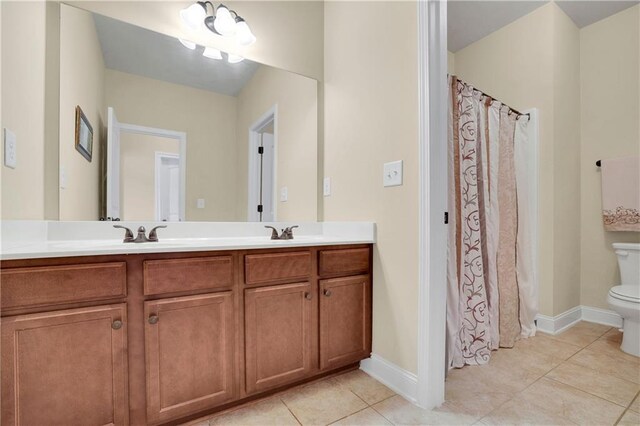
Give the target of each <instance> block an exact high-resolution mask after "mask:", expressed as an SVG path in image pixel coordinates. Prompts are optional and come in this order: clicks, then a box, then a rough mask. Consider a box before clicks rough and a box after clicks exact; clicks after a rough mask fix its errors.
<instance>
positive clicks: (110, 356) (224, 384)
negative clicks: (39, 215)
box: [0, 244, 372, 425]
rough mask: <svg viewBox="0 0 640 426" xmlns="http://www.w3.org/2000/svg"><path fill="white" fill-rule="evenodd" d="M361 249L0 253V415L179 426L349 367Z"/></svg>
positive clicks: (364, 341)
mask: <svg viewBox="0 0 640 426" xmlns="http://www.w3.org/2000/svg"><path fill="white" fill-rule="evenodd" d="M371 250H372V248H371V245H364V244H360V245H351V246H333V247H304V248H280V249H263V250H242V251H240V250H238V251H224V252H223V251H219V252H198V253H156V254H136V255H112V256H85V257H76V258H59V259H33V260H16V261H2V263H1V266H2V269H1V276H0V294H1V295H2V298H1V300H0V302H1V306H2V312H1V315H2V319H1V325H2V327H1V329H2V330H1V331H2V336H1V344H2V348H1V353H2V386H1V388H2V394H1V396H2V403H1V407H2V413H1V417H2V425H32V424H113V425H126V424H135V425H139V424H152V425H158V424H178V423H181V422H184V421H188V420H193V419H196V418H198V417H201V416H205V415H208V414H211V413H214V412H215V411H218V410H222V409H226V408H229V407H231V406H233V405H237V404H240V403H242V402H245V401H248V400H251V399H255V398H258V397H261V396H263V395H268V394H269V393H272V392H277V391H279V390H282V389H284V388H286V387H288V386H292V385H295V384H298V383H302V382H304V381H308V380H313V379H314V378H317V377H319V376H321V375H326V374H331V373H333V372H335V371H339V370H341V369H342V370H346V369H349V368H356V367H357V363H358V362H359V361H360V360H362V359H364V358H366V357H368V356H369V354H370V352H371V278H370V277H371Z"/></svg>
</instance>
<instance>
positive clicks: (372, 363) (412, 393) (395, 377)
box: [360, 354, 418, 404]
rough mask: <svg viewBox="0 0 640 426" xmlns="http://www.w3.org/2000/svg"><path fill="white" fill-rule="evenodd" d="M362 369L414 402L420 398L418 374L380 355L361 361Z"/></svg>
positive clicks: (373, 355)
mask: <svg viewBox="0 0 640 426" xmlns="http://www.w3.org/2000/svg"><path fill="white" fill-rule="evenodd" d="M360 369H361V370H362V371H364V372H365V373H367V374H368V375H370V376H371V377H373V378H374V379H376V380H377V381H379V382H380V383H382V384H383V385H385V386H387V387H388V388H389V389H391V390H392V391H394V392H395V393H397V394H398V395H400V396H402V397H404V398H405V399H407V400H408V401H411V402H412V403H414V404H415V403H416V401H417V400H418V376H416V375H415V374H413V373H411V372H409V371H407V370H404V369H402V368H400V367H398V366H397V365H395V364H393V363H391V362H389V361H387V360H386V359H384V358H382V357H381V356H379V355H376V354H372V355H371V358H368V359H365V360H362V361H360Z"/></svg>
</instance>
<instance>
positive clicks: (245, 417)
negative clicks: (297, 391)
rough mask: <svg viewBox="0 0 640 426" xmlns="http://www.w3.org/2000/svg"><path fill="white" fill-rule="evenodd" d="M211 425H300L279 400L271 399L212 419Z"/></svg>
mask: <svg viewBox="0 0 640 426" xmlns="http://www.w3.org/2000/svg"><path fill="white" fill-rule="evenodd" d="M209 424H210V425H211V426H213V425H225V426H234V425H237V426H244V425H246V426H249V425H263V426H268V425H296V426H297V425H299V423H298V421H297V420H296V418H295V417H294V416H293V415H292V414H291V412H290V411H289V409H288V408H287V406H286V405H284V404H283V403H282V401H280V399H279V398H269V399H267V400H264V401H260V402H257V403H255V404H250V405H246V406H244V407H241V408H239V409H237V410H235V411H231V412H228V413H225V414H223V415H221V416H217V417H213V418H212V419H210V421H209Z"/></svg>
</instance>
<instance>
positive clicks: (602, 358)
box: [569, 349, 640, 383]
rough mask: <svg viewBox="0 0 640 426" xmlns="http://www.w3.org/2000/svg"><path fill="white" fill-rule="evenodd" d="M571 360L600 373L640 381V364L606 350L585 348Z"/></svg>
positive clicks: (635, 381)
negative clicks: (610, 353) (615, 356)
mask: <svg viewBox="0 0 640 426" xmlns="http://www.w3.org/2000/svg"><path fill="white" fill-rule="evenodd" d="M569 360H570V361H571V362H573V363H575V364H579V365H581V366H583V367H587V368H591V369H593V370H596V371H599V372H600V373H605V374H610V375H612V376H615V377H618V378H620V379H624V380H628V381H630V382H634V383H640V364H638V363H637V362H633V361H628V360H625V359H621V358H613V357H611V356H609V355H608V354H606V353H604V352H596V351H593V350H591V349H583V350H582V351H580V352H578V353H577V354H575V355H574V356H572V357H571V358H569Z"/></svg>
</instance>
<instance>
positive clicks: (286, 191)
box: [280, 186, 289, 202]
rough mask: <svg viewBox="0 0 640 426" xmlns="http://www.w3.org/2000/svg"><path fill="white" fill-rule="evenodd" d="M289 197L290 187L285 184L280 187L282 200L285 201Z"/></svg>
mask: <svg viewBox="0 0 640 426" xmlns="http://www.w3.org/2000/svg"><path fill="white" fill-rule="evenodd" d="M288 199H289V188H287V187H286V186H283V187H282V188H280V201H282V202H285V201H287V200H288Z"/></svg>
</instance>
